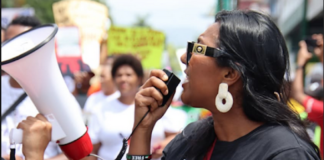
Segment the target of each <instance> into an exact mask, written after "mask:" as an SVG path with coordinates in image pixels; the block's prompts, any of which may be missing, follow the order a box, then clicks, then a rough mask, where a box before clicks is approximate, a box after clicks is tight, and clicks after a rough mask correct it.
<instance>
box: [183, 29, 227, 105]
mask: <svg viewBox="0 0 324 160" xmlns="http://www.w3.org/2000/svg"><path fill="white" fill-rule="evenodd" d="M218 33H219V24H218V23H214V24H213V25H211V26H210V27H209V28H208V29H207V30H206V31H205V32H204V33H202V34H201V35H200V36H199V38H198V43H200V44H204V45H207V46H209V47H213V48H217V47H218V46H216V44H217V43H216V42H217V40H218ZM186 57H187V56H186V54H183V55H182V56H181V61H182V62H183V63H186ZM221 72H222V68H220V67H218V66H217V65H216V63H215V58H213V57H208V56H205V55H198V54H192V56H191V59H190V62H189V64H188V66H187V68H186V70H185V73H186V75H187V80H186V81H185V83H183V85H182V87H183V93H182V95H181V99H182V101H183V102H184V103H185V104H188V105H190V106H193V107H202V108H205V107H207V106H208V105H215V98H216V95H217V93H218V86H219V84H220V83H221V82H222V76H221V75H222V74H221Z"/></svg>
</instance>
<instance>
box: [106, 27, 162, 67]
mask: <svg viewBox="0 0 324 160" xmlns="http://www.w3.org/2000/svg"><path fill="white" fill-rule="evenodd" d="M108 35H109V37H108V54H125V53H131V54H135V55H137V56H138V57H139V58H140V59H141V61H142V65H143V67H144V68H145V69H153V68H161V58H162V52H163V50H164V42H165V35H164V34H163V33H162V32H159V31H155V30H152V29H149V28H142V27H138V28H122V27H115V26H113V27H111V28H110V29H109V31H108Z"/></svg>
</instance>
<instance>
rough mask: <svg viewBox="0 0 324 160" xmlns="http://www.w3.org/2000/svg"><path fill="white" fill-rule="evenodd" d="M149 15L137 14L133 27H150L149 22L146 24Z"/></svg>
mask: <svg viewBox="0 0 324 160" xmlns="http://www.w3.org/2000/svg"><path fill="white" fill-rule="evenodd" d="M148 17H149V15H145V16H137V17H136V22H135V23H134V24H133V26H134V27H147V28H151V27H150V25H149V24H147V18H148Z"/></svg>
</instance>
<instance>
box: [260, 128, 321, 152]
mask: <svg viewBox="0 0 324 160" xmlns="http://www.w3.org/2000/svg"><path fill="white" fill-rule="evenodd" d="M259 133H260V134H259V135H256V136H257V137H259V138H257V141H259V143H262V144H263V145H264V146H266V148H267V150H268V153H272V154H271V155H272V156H275V155H278V154H281V155H284V154H286V153H287V154H293V153H295V152H299V153H300V154H303V153H307V154H304V155H308V154H309V155H314V154H315V150H314V148H313V147H312V146H311V145H310V144H309V143H307V142H306V141H305V140H303V139H302V138H300V137H299V136H298V135H297V134H296V133H294V132H293V131H292V130H291V129H290V127H288V126H285V125H279V124H268V125H266V126H265V127H263V129H261V130H260V132H259ZM296 155H298V154H296Z"/></svg>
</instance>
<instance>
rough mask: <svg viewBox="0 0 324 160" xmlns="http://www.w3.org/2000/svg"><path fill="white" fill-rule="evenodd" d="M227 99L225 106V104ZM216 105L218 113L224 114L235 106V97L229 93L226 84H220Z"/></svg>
mask: <svg viewBox="0 0 324 160" xmlns="http://www.w3.org/2000/svg"><path fill="white" fill-rule="evenodd" d="M223 99H225V101H226V102H225V104H223ZM215 105H216V108H217V109H218V111H220V112H222V113H226V112H228V111H229V110H230V109H231V108H232V106H233V96H232V94H231V93H230V92H228V85H227V84H226V83H221V84H219V89H218V94H217V96H216V99H215Z"/></svg>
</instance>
